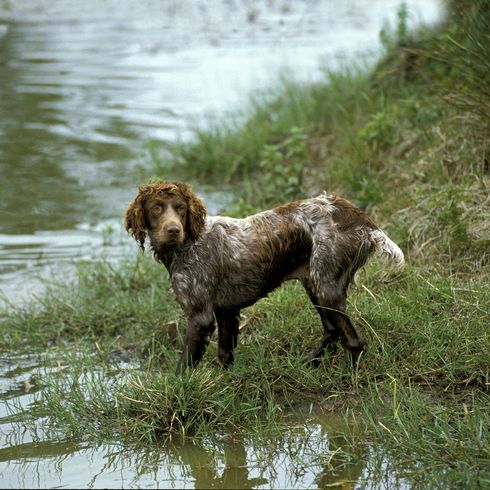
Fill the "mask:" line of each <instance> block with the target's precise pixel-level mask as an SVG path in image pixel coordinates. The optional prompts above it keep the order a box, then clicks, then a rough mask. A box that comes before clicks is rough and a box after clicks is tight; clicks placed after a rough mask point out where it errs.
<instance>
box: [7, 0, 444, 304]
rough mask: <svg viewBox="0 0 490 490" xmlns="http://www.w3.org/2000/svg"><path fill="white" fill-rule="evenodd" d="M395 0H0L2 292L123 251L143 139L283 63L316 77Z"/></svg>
mask: <svg viewBox="0 0 490 490" xmlns="http://www.w3.org/2000/svg"><path fill="white" fill-rule="evenodd" d="M408 3H409V5H410V7H411V11H412V14H411V17H410V21H411V22H412V23H413V24H418V23H420V22H422V21H425V22H434V20H435V19H437V18H438V17H439V16H440V15H441V5H440V2H439V1H437V0H432V1H426V0H416V1H415V0H414V1H411V2H408ZM398 4H399V0H351V1H345V2H336V1H333V0H316V1H311V2H306V1H302V2H295V1H288V0H283V1H274V0H267V1H266V0H257V1H255V2H238V1H232V0H221V1H220V0H218V1H215V2H201V1H198V0H186V1H182V0H167V1H165V2H159V1H156V0H153V1H152V0H145V1H140V0H124V1H117V0H105V1H103V2H101V1H99V0H85V1H83V2H79V1H77V0H51V1H47V0H32V1H30V2H20V1H19V2H17V1H9V0H0V196H1V199H0V294H3V295H4V296H5V297H6V298H7V299H8V300H9V301H13V302H14V303H17V302H19V300H20V299H21V298H24V297H29V296H32V294H33V293H37V292H39V290H40V287H39V286H40V283H39V281H37V280H36V278H39V277H41V278H43V277H48V278H49V277H51V276H52V275H53V274H55V273H56V271H60V270H61V271H66V270H67V268H68V265H69V264H70V263H71V262H72V261H73V260H74V259H77V258H91V257H93V256H98V255H99V254H100V252H101V250H103V253H105V254H107V255H109V256H114V255H116V256H117V255H120V254H125V253H128V251H127V250H125V249H124V246H123V245H124V244H127V243H128V240H127V239H126V238H125V237H124V235H123V234H122V233H121V221H122V216H123V213H124V208H125V206H126V205H127V203H128V202H129V201H130V200H131V199H132V197H133V194H134V192H135V187H136V185H137V184H138V183H140V182H141V178H140V177H138V174H137V173H136V172H135V168H136V166H137V165H138V164H141V163H144V162H145V161H147V151H146V147H145V145H146V144H147V143H148V142H149V141H157V142H158V141H171V140H174V139H175V138H177V137H182V138H187V137H189V122H190V121H202V120H203V117H204V115H210V114H214V115H215V116H218V117H219V116H220V115H223V114H225V113H226V112H227V111H233V109H234V108H236V107H237V106H240V105H241V104H243V103H244V101H245V100H246V97H247V94H249V93H250V92H251V91H253V90H259V89H263V88H265V87H267V86H269V85H270V84H272V83H273V82H274V81H275V80H276V79H277V75H278V72H279V71H280V70H281V69H290V70H291V71H292V72H293V73H294V75H295V76H296V77H297V78H298V79H302V80H312V79H317V78H319V77H321V70H320V66H321V65H322V63H323V64H329V65H330V66H335V63H336V62H338V60H339V59H342V60H345V59H346V58H347V57H349V56H350V57H355V56H357V55H358V53H360V52H362V53H366V50H372V51H373V52H375V51H376V50H377V49H378V48H379V42H378V32H379V30H380V28H381V27H382V26H383V23H384V22H385V21H388V20H389V21H391V23H392V24H393V23H394V18H395V14H396V9H397V7H398ZM181 178H182V180H186V179H185V175H183V176H181ZM198 190H199V189H198ZM211 202H212V203H213V202H214V200H213V199H211ZM219 206H220V201H219V199H218V202H215V203H214V206H212V209H211V211H215V210H216V209H217V208H218V207H219ZM109 232H110V233H109ZM108 235H113V236H112V237H111V240H109V243H107V238H108ZM104 244H106V245H109V246H108V247H103V245H104ZM133 250H134V248H131V251H133Z"/></svg>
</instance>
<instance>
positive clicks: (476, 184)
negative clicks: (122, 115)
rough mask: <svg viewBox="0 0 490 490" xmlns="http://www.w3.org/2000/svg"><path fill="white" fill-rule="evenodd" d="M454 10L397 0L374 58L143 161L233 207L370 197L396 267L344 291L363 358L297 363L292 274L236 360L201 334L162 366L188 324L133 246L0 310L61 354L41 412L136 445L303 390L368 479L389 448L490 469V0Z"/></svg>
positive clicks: (281, 403) (78, 429)
mask: <svg viewBox="0 0 490 490" xmlns="http://www.w3.org/2000/svg"><path fill="white" fill-rule="evenodd" d="M458 8H459V11H458V12H459V14H460V15H458V16H457V17H456V16H454V18H453V17H451V16H450V18H449V20H448V22H447V23H446V24H445V25H444V26H441V27H440V28H438V29H437V30H435V31H431V32H421V33H417V34H410V33H408V32H407V31H406V29H405V27H404V26H405V21H404V15H405V14H404V12H403V10H401V11H400V16H399V25H398V26H397V27H395V28H394V29H393V30H392V31H391V32H385V34H384V43H385V47H386V55H385V56H384V58H383V60H382V61H381V62H380V63H379V64H378V66H377V67H376V68H375V69H374V70H361V69H351V70H350V71H345V72H343V73H341V74H338V73H337V74H333V73H326V74H325V81H324V82H322V83H318V84H315V85H308V86H305V85H299V84H296V83H294V82H291V81H283V82H281V83H280V84H279V85H278V86H277V87H276V88H275V90H274V92H270V93H267V94H264V95H263V96H260V97H257V98H256V99H255V100H254V101H253V102H252V103H251V105H250V108H249V109H248V112H247V113H246V114H242V115H240V117H237V119H236V121H235V122H233V121H231V122H230V121H227V122H226V123H223V124H218V125H216V126H214V127H212V128H211V129H208V130H206V131H201V130H199V131H197V132H196V142H195V143H186V144H178V145H175V146H174V147H173V148H172V155H173V156H172V158H171V159H166V160H164V161H163V163H161V162H159V163H158V164H159V165H160V166H159V167H158V168H157V169H156V172H157V173H160V174H161V175H162V176H166V175H168V172H172V173H173V174H174V175H175V174H176V173H177V172H178V175H176V177H178V178H181V179H182V180H189V178H190V177H191V176H192V177H193V178H194V179H202V178H203V177H204V176H205V177H206V181H207V182H210V181H211V182H215V183H218V182H222V181H223V180H228V181H230V182H241V183H242V185H241V188H242V189H243V194H242V195H241V197H240V198H239V199H237V200H236V202H235V203H234V204H233V207H232V209H231V210H229V211H230V212H232V213H235V214H243V213H246V212H250V211H253V210H254V209H257V208H262V207H264V206H272V205H274V204H277V203H280V202H284V201H286V200H289V199H294V198H296V197H301V196H303V195H306V194H311V193H314V192H316V191H318V190H320V189H322V188H325V189H327V190H329V191H334V192H337V193H339V194H341V195H344V196H345V197H347V198H349V199H350V200H352V201H354V202H356V203H357V204H358V205H360V206H361V207H363V208H365V209H367V210H368V211H369V213H370V214H371V215H372V216H373V217H375V219H376V220H377V221H378V222H379V223H380V224H382V225H383V227H384V228H385V229H386V230H387V231H388V233H389V234H390V236H391V237H392V238H393V239H394V240H395V241H397V243H398V244H399V245H400V246H401V247H402V248H403V250H404V252H405V253H406V257H407V262H408V267H407V269H406V271H405V272H404V273H403V274H402V275H400V276H390V275H388V274H387V273H386V271H384V269H383V267H382V264H378V263H376V262H373V263H372V264H371V265H370V266H369V267H367V268H366V270H365V271H364V272H363V273H362V274H361V275H360V277H359V281H358V282H359V284H358V285H357V286H356V287H355V288H353V290H352V291H351V294H350V303H349V310H350V313H351V315H352V318H353V320H355V322H356V324H357V325H359V327H360V329H361V330H362V332H363V334H364V336H365V337H366V340H367V348H366V350H365V352H364V353H363V354H362V356H361V360H360V363H359V365H358V366H356V367H354V368H353V367H352V366H349V365H348V363H347V362H346V361H345V359H344V357H343V354H342V352H341V351H340V350H336V349H333V350H332V351H331V352H329V353H327V354H326V356H325V359H324V361H323V362H322V363H321V365H320V366H319V368H312V367H308V366H305V365H303V364H302V363H301V362H300V359H301V356H302V354H304V353H305V352H307V351H308V350H309V349H310V348H312V347H313V345H314V344H315V342H316V341H317V340H318V337H319V336H320V333H321V326H320V322H319V320H318V318H317V315H316V313H315V312H314V310H313V308H312V307H311V306H310V305H309V301H308V300H307V298H306V295H305V293H304V292H303V291H302V290H301V288H300V287H298V286H297V285H295V284H287V285H286V286H285V287H283V288H281V289H280V290H278V291H276V292H275V293H274V294H273V295H271V296H270V297H268V298H266V299H264V300H262V301H261V302H259V303H257V304H256V305H254V306H253V307H251V308H248V309H247V310H245V311H244V318H243V321H242V329H241V334H240V341H239V347H238V349H237V355H236V365H235V366H234V367H233V368H232V369H229V370H227V371H223V370H222V369H221V368H220V366H219V364H218V361H217V359H216V350H217V347H216V341H215V340H214V341H212V342H211V345H210V347H209V349H208V352H207V353H206V355H205V357H204V360H203V363H202V364H201V365H199V367H198V369H196V370H195V371H193V372H188V373H186V374H185V376H184V377H183V378H182V379H179V378H176V377H175V376H174V375H173V372H174V370H175V365H176V362H177V357H178V349H179V348H180V346H181V344H182V333H183V329H184V327H185V325H184V321H183V318H182V317H181V314H180V311H179V309H178V307H177V305H176V303H175V301H174V299H173V294H172V293H171V291H170V290H169V285H168V281H167V277H166V274H165V273H164V272H163V268H162V267H161V266H158V265H156V264H155V263H154V262H153V261H152V260H151V259H150V258H147V257H138V258H135V259H134V260H130V261H129V262H128V263H126V264H121V265H120V266H117V267H115V266H113V265H109V264H105V263H100V264H95V265H94V264H92V265H90V264H89V265H87V264H86V265H81V267H80V272H79V279H78V287H77V288H76V289H73V290H66V288H63V286H61V287H58V288H57V287H54V289H53V290H52V292H50V293H48V294H47V295H46V296H45V297H44V299H43V300H42V301H41V302H40V304H36V305H31V306H26V307H24V308H19V309H16V310H10V311H4V312H3V313H2V320H1V321H2V328H1V332H2V333H1V337H0V346H1V347H2V348H3V349H4V350H5V349H10V350H12V351H22V350H24V351H29V350H33V351H37V350H39V347H41V348H43V349H44V348H45V347H46V348H47V349H48V351H49V352H54V353H55V355H56V356H58V358H59V362H60V366H61V367H62V369H60V371H59V373H58V374H52V375H50V376H48V377H46V379H43V380H39V381H38V382H39V383H41V384H45V385H46V386H45V389H44V390H43V392H42V403H40V404H39V412H40V414H50V420H51V423H52V424H53V427H57V430H59V431H61V432H62V433H63V434H64V435H69V436H71V437H81V438H93V439H101V438H104V437H105V438H110V437H113V435H114V433H117V434H118V437H123V438H124V437H127V438H129V439H133V440H134V439H136V440H139V441H143V442H151V443H154V442H156V441H159V440H161V439H162V438H164V439H165V438H168V437H170V436H174V437H175V436H179V435H180V436H197V437H210V435H212V434H214V435H216V434H233V433H236V432H249V433H250V432H257V433H267V432H269V433H273V432H274V430H276V431H277V430H281V423H282V422H283V421H286V420H287V413H288V409H290V408H292V409H295V410H296V409H304V408H305V407H309V406H310V405H311V404H313V405H314V406H315V407H319V408H320V409H321V410H323V411H326V412H328V411H332V412H336V413H338V412H339V411H340V412H341V413H342V414H346V415H345V422H346V428H345V431H344V432H343V433H342V436H341V438H342V444H341V445H340V446H339V447H341V450H340V451H339V453H338V454H337V456H338V458H337V459H336V461H337V464H339V465H341V464H344V463H345V461H347V460H355V459H356V458H357V460H358V461H361V460H364V461H366V460H368V461H370V468H371V474H370V475H369V477H370V479H371V480H370V481H372V482H374V483H376V482H381V481H382V480H383V478H384V477H385V474H386V472H387V471H388V469H387V467H386V459H383V458H386V457H389V461H390V468H389V471H390V473H391V474H392V475H396V476H397V477H399V478H402V477H406V478H407V479H408V481H409V482H411V483H413V484H420V485H425V486H426V485H431V486H441V487H447V486H451V485H454V486H462V485H465V486H468V487H476V486H478V485H480V486H481V487H483V486H485V485H488V484H489V483H490V441H489V434H488V427H489V422H490V420H489V419H490V397H489V383H490V344H489V330H488V324H489V311H488V307H489V304H488V299H489V294H488V289H489V281H488V268H489V264H488V257H489V245H490V241H489V229H488V227H489V217H490V213H489V210H490V202H489V198H488V171H489V167H488V161H489V159H490V156H489V146H488V144H489V120H490V112H489V111H490V75H489V74H490V61H489V60H490V53H489V52H488V51H489V50H490V35H489V34H488V33H489V32H490V19H489V12H490V5H489V2H488V1H480V2H468V3H467V4H465V3H464V2H458ZM463 14H464V15H463ZM153 173H154V172H153ZM247 182H253V183H254V187H253V188H252V187H249V186H250V185H251V184H247ZM196 190H198V191H199V188H198V187H196ZM377 449H379V450H377ZM330 457H331V455H325V458H330Z"/></svg>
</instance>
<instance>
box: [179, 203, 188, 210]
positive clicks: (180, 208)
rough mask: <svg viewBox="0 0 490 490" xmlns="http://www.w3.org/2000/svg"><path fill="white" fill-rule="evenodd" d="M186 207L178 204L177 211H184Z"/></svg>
mask: <svg viewBox="0 0 490 490" xmlns="http://www.w3.org/2000/svg"><path fill="white" fill-rule="evenodd" d="M185 209H186V207H185V204H179V205H178V206H177V211H185Z"/></svg>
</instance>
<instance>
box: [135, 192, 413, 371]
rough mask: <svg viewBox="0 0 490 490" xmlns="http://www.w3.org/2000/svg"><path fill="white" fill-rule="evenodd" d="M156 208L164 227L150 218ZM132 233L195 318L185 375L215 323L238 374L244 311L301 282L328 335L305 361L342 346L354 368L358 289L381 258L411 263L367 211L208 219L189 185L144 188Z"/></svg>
mask: <svg viewBox="0 0 490 490" xmlns="http://www.w3.org/2000/svg"><path fill="white" fill-rule="evenodd" d="M154 203H158V208H157V209H158V210H159V211H158V212H159V213H160V214H161V215H159V216H158V218H155V217H153V218H152V217H151V214H149V213H151V212H153V211H152V206H153V205H154ZM182 203H185V205H184V204H182ZM184 206H185V209H184ZM178 213H180V214H178ZM152 220H153V221H152ZM176 220H179V222H178V223H177V224H176V223H175V221H176ZM168 223H171V224H168ZM171 227H172V229H173V231H172V230H171V229H170V228H171ZM177 228H179V229H180V228H181V229H183V230H184V229H185V232H184V234H183V237H182V239H180V238H179V239H177V238H175V237H176V236H177ZM126 229H127V230H128V231H129V232H130V233H131V234H132V236H133V237H134V238H135V240H136V241H137V242H138V243H139V245H140V247H141V248H142V249H143V248H144V243H145V239H146V238H147V237H149V239H150V244H151V248H152V249H153V252H154V255H155V258H156V259H157V260H158V261H160V262H162V263H163V264H164V265H165V267H166V268H167V269H168V271H169V274H170V279H171V282H172V287H173V289H174V292H175V294H176V296H177V301H178V302H179V304H180V305H181V307H182V309H183V311H184V314H185V316H186V318H187V321H188V326H187V331H186V338H185V344H184V351H183V353H182V356H181V360H180V363H179V369H182V368H183V367H185V366H188V365H195V364H197V363H198V362H199V360H200V359H201V357H202V355H203V354H204V351H205V348H206V346H207V344H208V342H209V336H210V335H211V334H212V332H213V331H214V328H215V319H216V321H217V323H218V356H219V358H220V360H221V362H222V363H223V365H225V366H228V365H230V364H231V363H232V362H233V350H234V348H235V347H236V344H237V338H238V322H239V312H240V309H241V308H244V307H246V306H249V305H251V304H253V303H255V302H256V301H257V300H259V299H260V298H262V297H264V296H266V295H267V294H268V293H269V292H271V291H272V290H273V289H275V288H276V287H277V286H279V285H280V284H281V283H282V282H284V281H286V280H289V279H298V280H300V281H301V283H302V284H303V286H304V288H305V289H306V291H307V293H308V296H309V297H310V299H311V301H312V302H313V304H314V305H315V307H316V309H317V311H318V314H319V316H320V318H321V320H322V324H323V328H324V333H323V337H322V339H321V342H320V344H319V345H318V347H317V348H316V349H314V350H313V351H312V352H311V353H310V354H308V355H307V356H305V359H306V360H308V361H312V362H315V363H316V362H318V360H319V358H320V357H321V355H322V354H323V352H324V350H325V348H326V347H327V345H328V344H330V343H331V342H333V341H335V340H337V339H340V340H341V342H342V344H343V346H344V349H345V350H346V352H348V353H349V354H351V356H352V358H353V359H354V360H355V359H357V357H358V355H359V353H360V352H361V350H362V348H363V345H364V342H363V340H362V339H361V337H360V336H359V334H358V333H357V331H356V329H355V327H354V325H353V324H352V322H351V320H350V318H349V316H348V315H347V313H346V302H347V301H346V297H347V289H348V286H349V283H350V282H351V281H352V279H353V277H354V274H355V272H356V271H357V270H358V269H359V268H360V267H362V266H363V265H364V264H365V263H366V261H367V260H368V258H369V256H370V255H371V254H372V253H373V252H374V251H377V252H379V253H380V254H382V255H385V256H386V257H389V258H390V259H391V260H392V261H393V262H394V263H395V265H396V266H397V267H400V268H401V267H402V266H403V264H404V258H403V253H402V251H401V250H400V249H399V248H398V246H397V245H396V244H395V243H394V242H392V241H391V240H390V239H389V238H388V236H387V235H386V234H385V233H383V232H382V231H381V230H380V229H379V228H378V227H377V226H376V224H375V223H374V222H373V221H372V220H371V219H370V218H369V217H368V216H367V215H366V214H365V213H364V212H362V211H361V210H360V209H358V208H356V207H355V206H353V205H352V204H351V203H350V202H348V201H347V200H345V199H342V198H340V197H337V196H335V195H330V196H328V195H326V194H321V195H319V196H317V197H313V198H310V199H304V200H301V201H295V202H290V203H288V204H285V205H283V206H279V207H277V208H275V209H271V210H268V211H263V212H261V213H258V214H255V215H253V216H249V217H247V218H244V219H237V218H228V217H221V216H212V217H207V216H206V209H205V208H204V205H203V203H202V201H201V200H200V199H199V198H198V197H197V196H196V195H195V194H194V193H193V192H192V190H191V188H190V186H188V185H187V184H182V183H168V182H158V183H153V184H149V185H146V186H142V187H140V188H139V193H138V195H137V196H136V198H135V200H134V201H133V202H132V203H131V204H130V205H129V207H128V209H127V211H126ZM169 230H170V231H169ZM171 231H172V232H173V233H174V235H172V234H171V233H170V232H171Z"/></svg>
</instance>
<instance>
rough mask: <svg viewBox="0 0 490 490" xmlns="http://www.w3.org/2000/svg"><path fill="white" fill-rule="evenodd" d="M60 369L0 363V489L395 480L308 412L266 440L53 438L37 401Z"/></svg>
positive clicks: (52, 362)
mask: <svg viewBox="0 0 490 490" xmlns="http://www.w3.org/2000/svg"><path fill="white" fill-rule="evenodd" d="M65 362H66V361H63V360H61V358H60V357H59V354H57V353H56V351H53V352H52V353H51V354H42V353H39V354H31V355H18V356H12V357H10V358H4V359H2V360H0V488H18V487H21V488H52V487H67V488H127V487H129V488H143V487H146V488H229V489H234V488H281V489H282V488H326V487H330V486H335V487H337V485H338V487H339V488H340V487H341V488H354V486H355V487H356V488H357V487H359V486H360V487H361V488H371V485H370V474H371V472H372V471H373V468H371V467H370V465H371V464H382V465H384V466H385V467H386V471H385V473H386V478H387V480H386V481H385V486H383V485H381V484H378V483H377V484H376V486H375V488H392V487H394V486H395V483H396V486H397V487H399V486H400V485H401V484H402V483H404V482H403V481H400V480H395V475H392V474H391V472H390V471H389V460H388V459H387V458H386V455H384V454H383V452H382V448H371V450H370V451H371V454H370V457H369V458H366V461H363V460H362V459H361V460H359V458H355V461H356V462H353V461H351V460H350V458H349V457H348V456H346V455H347V454H352V449H351V448H349V447H347V446H346V445H345V444H346V442H345V439H344V438H343V437H342V434H343V432H342V431H343V430H345V428H344V421H343V417H342V416H340V415H336V414H318V413H311V407H308V408H307V410H298V411H297V412H296V413H290V415H289V418H288V423H287V425H284V426H278V427H276V428H274V430H273V431H271V435H264V434H262V435H259V434H256V435H239V434H238V433H236V432H232V433H223V434H215V435H212V436H210V437H209V438H208V439H204V440H203V439H188V440H187V441H186V442H185V443H182V442H177V441H170V442H162V443H161V444H160V445H158V444H154V445H151V446H144V447H142V446H136V445H125V444H122V443H120V442H117V441H112V442H110V443H104V444H100V443H99V444H97V443H88V442H86V441H83V440H74V439H60V438H59V437H58V436H57V433H56V430H54V429H53V428H52V427H51V428H49V427H50V426H49V423H48V419H47V415H48V414H46V413H45V410H44V409H43V403H42V402H41V401H40V398H41V396H40V395H41V390H42V383H43V380H46V377H47V376H50V375H54V376H60V375H63V373H64V372H65V370H66V369H67V368H68V365H66V364H65ZM124 367H128V366H127V365H126V364H124V363H121V365H120V368H121V369H122V372H121V373H120V374H121V375H122V376H123V377H122V378H121V380H122V379H125V378H124V376H125V372H124ZM117 376H119V375H117ZM26 420H30V422H29V423H28V424H26V423H25V421H26ZM373 455H374V456H373ZM369 461H373V463H371V462H369Z"/></svg>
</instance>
